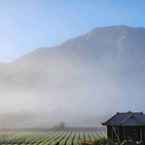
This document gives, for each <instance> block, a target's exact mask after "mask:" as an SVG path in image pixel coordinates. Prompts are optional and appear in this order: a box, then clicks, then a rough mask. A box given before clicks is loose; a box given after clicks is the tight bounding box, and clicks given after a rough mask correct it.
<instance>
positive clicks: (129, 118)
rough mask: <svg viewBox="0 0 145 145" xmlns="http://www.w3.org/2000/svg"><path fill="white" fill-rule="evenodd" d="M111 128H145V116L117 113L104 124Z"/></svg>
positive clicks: (136, 113)
mask: <svg viewBox="0 0 145 145" xmlns="http://www.w3.org/2000/svg"><path fill="white" fill-rule="evenodd" d="M103 125H110V126H145V114H144V113H142V112H127V113H116V115H114V116H113V117H112V118H110V119H109V120H107V121H106V122H104V123H103Z"/></svg>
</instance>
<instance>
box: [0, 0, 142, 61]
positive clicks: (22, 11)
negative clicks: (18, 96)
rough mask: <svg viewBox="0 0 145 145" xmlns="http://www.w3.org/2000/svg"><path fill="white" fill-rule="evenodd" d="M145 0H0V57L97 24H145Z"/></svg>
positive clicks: (7, 58)
mask: <svg viewBox="0 0 145 145" xmlns="http://www.w3.org/2000/svg"><path fill="white" fill-rule="evenodd" d="M144 10H145V0H0V20H1V22H0V61H1V62H5V61H11V60H14V59H15V58H16V57H19V56H20V55H23V54H25V53H28V52H30V51H32V50H34V49H36V48H39V47H49V46H53V45H56V44H59V43H61V42H63V41H65V40H67V39H69V38H72V37H75V36H78V35H80V34H82V33H85V32H87V31H90V30H91V29H93V28H95V27H98V26H109V25H122V24H123V25H130V26H139V27H145V16H144Z"/></svg>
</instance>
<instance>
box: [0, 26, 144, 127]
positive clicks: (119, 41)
mask: <svg viewBox="0 0 145 145" xmlns="http://www.w3.org/2000/svg"><path fill="white" fill-rule="evenodd" d="M144 39H145V28H133V27H128V26H112V27H102V28H96V29H94V30H92V31H91V32H89V33H86V34H84V35H82V36H80V37H77V38H75V39H71V40H68V41H66V42H64V43H63V44H60V45H58V46H56V47H52V48H39V49H36V50H35V51H34V52H32V53H29V54H27V55H24V56H23V57H20V58H19V59H17V60H15V61H13V62H12V63H8V64H1V67H0V73H1V76H0V96H3V101H2V102H0V110H1V113H7V112H10V113H11V112H12V113H14V114H13V115H14V116H15V115H16V117H14V116H13V115H11V117H12V116H13V117H12V118H13V119H14V121H12V120H11V119H10V122H11V123H10V124H13V123H14V124H15V122H16V120H18V122H21V123H20V126H21V124H23V125H24V126H25V125H26V126H29V125H30V126H31V127H32V124H31V123H32V120H33V121H34V122H35V123H34V122H33V125H34V126H35V125H41V123H42V122H43V123H42V126H43V125H48V122H53V123H54V122H55V123H56V122H59V121H62V120H64V121H66V122H69V123H72V124H73V123H74V124H75V123H82V124H89V125H90V124H91V125H92V124H93V125H94V124H95V123H96V124H97V120H98V119H100V118H101V117H102V116H104V115H107V114H108V113H109V114H111V113H112V112H114V113H115V112H116V111H125V110H127V111H128V110H134V111H145V109H144V105H145V103H144V102H145V99H144V94H145V91H144V85H145V76H144V73H145V60H144V54H145V42H144V41H143V40H144ZM21 111H22V112H24V114H23V113H22V112H21ZM15 113H17V114H15ZM4 116H5V115H4ZM8 116H9V115H8ZM25 116H26V117H25ZM34 116H35V117H36V118H35V117H34ZM38 116H39V117H38ZM3 118H5V117H3ZM38 118H39V119H38ZM76 118H77V120H76ZM15 119H16V120H15ZM99 121H100V120H99ZM45 123H46V124H45ZM4 124H6V125H5V126H7V127H8V126H9V125H8V124H9V119H8V120H7V121H6V122H5V121H4ZM12 126H14V125H12ZM18 126H19V124H17V127H18ZM30 126H29V127H30Z"/></svg>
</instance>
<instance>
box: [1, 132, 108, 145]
mask: <svg viewBox="0 0 145 145" xmlns="http://www.w3.org/2000/svg"><path fill="white" fill-rule="evenodd" d="M105 136H106V133H105V132H104V131H100V132H99V131H48V132H17V133H14V132H8V133H0V144H1V145H79V144H80V142H82V141H95V140H97V139H99V138H101V137H105Z"/></svg>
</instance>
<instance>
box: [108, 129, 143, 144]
mask: <svg viewBox="0 0 145 145" xmlns="http://www.w3.org/2000/svg"><path fill="white" fill-rule="evenodd" d="M114 130H115V131H116V133H115V132H114ZM116 134H117V135H116ZM107 136H108V138H109V139H112V140H118V139H119V140H120V141H123V140H126V139H127V140H128V139H132V140H133V141H140V140H143V142H144V144H145V127H143V126H140V127H135V126H132V127H129V126H125V127H122V126H116V127H115V126H114V127H112V126H107ZM118 137H119V138H118Z"/></svg>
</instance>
